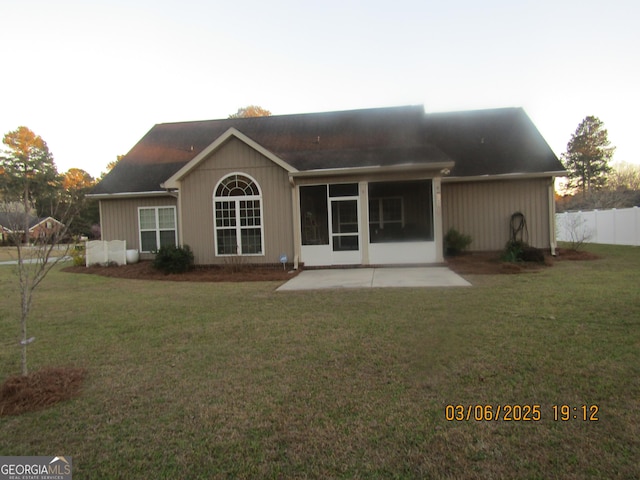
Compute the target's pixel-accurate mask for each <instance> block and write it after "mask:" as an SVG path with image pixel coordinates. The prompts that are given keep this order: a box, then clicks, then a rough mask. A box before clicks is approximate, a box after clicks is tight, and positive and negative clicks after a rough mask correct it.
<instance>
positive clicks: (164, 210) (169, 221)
mask: <svg viewBox="0 0 640 480" xmlns="http://www.w3.org/2000/svg"><path fill="white" fill-rule="evenodd" d="M138 222H139V226H140V251H142V252H156V251H158V250H159V249H160V247H164V246H167V245H176V244H177V243H178V232H177V228H176V207H140V208H138Z"/></svg>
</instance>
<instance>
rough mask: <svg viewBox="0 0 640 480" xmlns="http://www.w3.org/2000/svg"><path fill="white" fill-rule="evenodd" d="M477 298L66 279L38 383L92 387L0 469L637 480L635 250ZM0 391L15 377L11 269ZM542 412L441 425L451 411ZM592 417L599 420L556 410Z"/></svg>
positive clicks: (480, 290)
mask: <svg viewBox="0 0 640 480" xmlns="http://www.w3.org/2000/svg"><path fill="white" fill-rule="evenodd" d="M588 248H589V249H590V250H592V251H594V252H596V253H599V254H601V255H602V256H603V257H604V258H603V259H601V260H596V261H589V262H561V263H557V264H556V265H555V266H553V267H552V268H548V269H545V270H543V271H540V272H538V273H529V274H522V275H501V276H467V278H468V279H470V280H471V282H472V283H473V284H474V287H472V288H452V289H444V288H443V289H441V288H435V289H384V290H339V291H317V292H293V293H276V292H275V291H274V290H275V288H276V287H277V285H278V284H277V283H247V284H237V283H236V284H212V283H209V284H194V283H182V282H148V281H135V280H131V281H124V280H115V279H108V278H103V277H97V276H89V275H77V274H68V273H64V272H60V271H53V272H52V273H51V274H50V276H49V277H48V278H47V279H46V280H45V281H44V283H43V284H42V285H41V287H40V289H39V291H38V292H37V294H36V295H37V297H36V300H35V305H34V310H33V315H32V321H31V324H30V330H29V332H30V335H34V336H35V337H36V341H35V342H34V343H33V344H32V346H31V347H30V350H29V362H30V368H31V369H32V370H35V369H37V368H40V367H45V366H65V365H70V366H79V367H84V368H86V369H87V370H88V376H87V379H86V380H85V386H84V390H83V394H82V396H81V397H80V398H77V399H75V400H72V401H69V402H66V403H63V404H59V405H57V406H55V407H54V408H50V409H48V410H45V411H41V412H35V413H30V414H25V415H22V416H19V417H0V454H2V455H68V456H72V457H73V465H74V472H73V473H74V478H76V479H83V478H203V479H205V478H292V477H298V478H300V477H302V478H532V479H533V478H576V479H578V478H638V477H640V467H639V466H638V458H640V415H639V413H638V412H639V411H640V288H639V285H640V250H639V249H637V248H632V247H611V246H590V247H588ZM0 286H1V287H2V292H3V295H2V298H1V299H0V344H2V349H1V350H0V379H1V378H4V377H5V376H7V375H10V374H16V373H18V372H19V371H20V369H19V350H18V348H17V339H18V320H17V319H18V312H19V310H18V308H19V305H18V300H17V288H16V280H15V278H14V277H13V276H12V270H11V267H0ZM449 404H453V405H457V404H460V405H476V404H481V405H483V404H489V405H498V404H500V405H506V404H512V405H514V404H517V405H533V404H536V405H540V407H541V410H540V413H541V420H540V421H535V422H534V421H529V422H524V421H519V422H516V421H503V420H499V421H491V422H485V421H447V420H446V419H445V407H446V405H449ZM560 404H570V405H572V406H573V405H575V406H580V405H583V404H586V405H594V404H595V405H598V406H599V411H598V418H599V420H598V421H597V422H584V421H580V420H571V421H568V422H561V421H554V420H553V411H552V405H560Z"/></svg>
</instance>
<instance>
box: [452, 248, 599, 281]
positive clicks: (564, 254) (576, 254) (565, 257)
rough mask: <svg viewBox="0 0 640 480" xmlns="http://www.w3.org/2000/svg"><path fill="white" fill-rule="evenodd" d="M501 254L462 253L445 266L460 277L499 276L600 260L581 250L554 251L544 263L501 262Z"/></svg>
mask: <svg viewBox="0 0 640 480" xmlns="http://www.w3.org/2000/svg"><path fill="white" fill-rule="evenodd" d="M500 255H501V252H473V253H463V254H462V255H458V256H455V257H447V266H448V267H449V268H450V269H451V270H453V271H454V272H456V273H458V274H460V275H501V274H517V273H533V272H538V271H540V270H542V269H544V268H547V267H551V266H553V264H554V263H556V262H562V261H569V260H597V259H598V258H600V257H599V256H598V255H595V254H593V253H591V252H585V251H583V250H577V251H576V250H568V249H563V248H558V249H556V256H555V257H552V256H551V255H545V257H544V263H534V262H518V263H513V262H503V261H502V260H500Z"/></svg>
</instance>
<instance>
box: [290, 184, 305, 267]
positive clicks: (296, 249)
mask: <svg viewBox="0 0 640 480" xmlns="http://www.w3.org/2000/svg"><path fill="white" fill-rule="evenodd" d="M289 182H290V184H291V205H292V207H293V208H292V209H291V210H292V212H293V222H292V224H293V268H294V270H297V269H298V262H299V261H300V254H301V246H302V238H301V236H300V231H301V226H300V187H299V186H298V185H296V184H295V181H294V180H293V178H292V177H291V176H289Z"/></svg>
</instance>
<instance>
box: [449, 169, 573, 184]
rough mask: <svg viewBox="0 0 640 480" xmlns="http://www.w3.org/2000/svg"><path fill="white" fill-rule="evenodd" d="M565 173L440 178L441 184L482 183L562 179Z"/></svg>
mask: <svg viewBox="0 0 640 480" xmlns="http://www.w3.org/2000/svg"><path fill="white" fill-rule="evenodd" d="M566 174H567V172H566V171H560V172H536V173H502V174H499V175H473V176H469V177H446V176H444V177H442V183H450V182H482V181H489V180H520V179H526V178H549V177H562V176H565V175H566Z"/></svg>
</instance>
